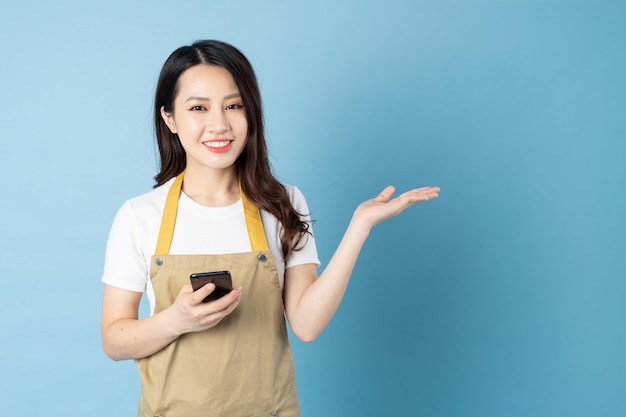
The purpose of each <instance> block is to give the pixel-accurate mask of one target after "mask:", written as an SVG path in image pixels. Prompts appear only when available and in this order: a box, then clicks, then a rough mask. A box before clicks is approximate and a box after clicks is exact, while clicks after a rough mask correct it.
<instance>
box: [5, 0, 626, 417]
mask: <svg viewBox="0 0 626 417" xmlns="http://www.w3.org/2000/svg"><path fill="white" fill-rule="evenodd" d="M127 3H130V2H126V1H120V0H114V1H107V2H79V1H57V2H43V1H29V2H19V1H13V0H9V1H7V0H4V1H3V2H2V3H1V5H0V35H1V36H0V52H1V65H0V82H1V85H2V90H1V93H0V96H1V97H2V100H0V120H1V122H2V133H1V135H2V151H1V152H0V167H1V169H2V173H3V177H4V184H3V188H4V189H3V197H2V200H1V203H0V209H1V213H0V214H1V216H0V236H1V237H2V239H1V240H2V243H1V245H2V248H1V249H2V262H0V279H1V280H2V290H1V291H0V325H1V330H0V332H1V334H2V339H1V340H2V342H1V348H0V349H1V356H0V393H1V394H0V395H1V397H2V409H3V412H4V413H5V414H7V415H16V416H17V415H21V416H30V415H38V414H41V413H45V414H46V415H58V416H88V415H93V416H108V415H119V416H127V415H134V413H135V409H136V402H137V398H138V395H139V379H138V376H137V373H136V370H135V367H134V364H133V363H132V362H131V361H126V362H113V361H110V360H109V359H108V358H106V357H105V356H104V354H103V353H102V351H101V347H100V334H99V319H100V317H99V314H100V299H101V292H102V284H101V283H100V282H99V279H100V275H101V273H102V264H103V257H104V248H105V243H106V238H107V234H108V230H109V227H110V224H111V221H112V219H113V216H114V214H115V211H116V210H117V208H118V207H119V206H120V205H121V204H122V203H123V201H124V200H126V199H127V198H129V197H132V196H135V195H138V194H141V193H143V192H145V191H147V190H149V189H150V188H151V186H152V180H151V178H152V176H153V175H154V174H155V173H156V168H157V163H156V149H155V145H154V140H153V135H152V125H151V101H152V95H153V90H154V86H155V84H156V79H157V75H158V72H159V70H160V67H161V65H162V63H163V61H164V60H165V59H166V57H167V56H168V55H169V54H170V53H171V52H172V51H173V50H174V49H175V48H177V47H178V46H181V45H183V44H188V43H190V42H192V41H194V40H196V39H200V38H217V39H222V40H226V41H228V42H231V43H233V44H235V45H236V46H238V47H239V48H240V49H241V50H242V51H243V52H244V53H245V54H246V55H247V56H248V58H249V59H250V60H251V62H252V63H253V65H254V66H255V68H256V70H257V73H258V77H259V81H260V84H261V88H262V93H263V97H264V102H265V110H266V120H267V131H268V137H269V145H270V151H271V159H272V164H273V166H274V169H275V171H276V174H277V175H278V176H279V178H280V179H281V180H282V181H283V182H287V183H291V184H296V185H298V186H299V187H300V188H301V189H302V190H303V192H304V193H305V195H306V196H307V199H308V202H309V205H310V208H311V210H312V215H313V217H314V218H315V219H316V220H317V222H316V224H315V231H316V236H317V242H318V247H319V252H320V258H321V260H322V262H323V263H326V262H327V261H328V260H329V259H330V257H331V255H332V253H333V251H334V248H335V247H336V245H337V243H338V241H339V240H340V238H341V235H342V233H343V231H344V230H345V227H346V225H347V223H348V221H349V218H350V216H351V213H352V211H353V209H354V208H355V207H356V205H357V204H358V203H359V202H360V201H362V200H365V199H367V198H370V197H372V196H375V195H376V194H378V192H379V191H380V190H381V189H382V188H383V187H384V186H385V185H387V184H394V185H396V186H397V187H398V188H399V189H400V190H404V189H407V188H411V187H414V186H421V185H439V186H440V187H441V188H442V192H441V196H440V198H439V199H438V200H436V201H433V202H429V203H427V204H420V205H418V206H416V207H414V208H412V209H411V210H409V211H407V212H405V213H402V215H401V216H399V217H397V218H394V219H392V220H390V221H388V222H386V223H384V224H382V225H380V226H379V227H378V228H377V229H375V230H374V231H373V232H372V234H371V235H370V239H369V240H368V242H367V243H366V246H365V247H364V249H363V252H362V255H361V258H360V260H359V263H358V265H357V267H356V269H355V272H354V275H353V280H352V282H351V284H350V288H349V290H348V293H347V295H346V297H345V299H344V302H343V304H342V305H341V307H340V309H339V311H338V312H337V314H336V316H335V318H334V320H333V321H332V322H331V324H330V325H329V327H328V328H327V329H326V330H325V332H324V333H323V334H322V336H321V337H320V338H319V339H318V340H317V341H315V342H314V343H313V344H308V345H307V344H303V343H300V342H298V341H295V340H294V342H293V349H294V354H295V358H296V367H297V373H298V384H299V391H300V399H301V403H302V412H303V415H304V416H305V417H306V416H320V415H324V416H373V415H415V416H418V415H419V416H435V417H444V416H481V417H485V416H565V415H567V416H624V415H626V326H625V324H626V323H625V315H626V302H625V299H626V256H625V255H626V254H625V252H626V220H625V213H626V198H625V197H624V194H625V191H626V140H625V139H626V117H625V111H626V81H625V76H624V74H626V48H625V45H626V29H625V24H624V22H625V21H626V19H625V18H626V7H624V5H623V4H624V3H623V2H604V1H591V0H589V1H584V2H570V1H521V0H520V1H515V0H508V1H507V0H501V1H498V0H482V1H478V0H477V1H471V0H470V1H435V0H430V1H415V0H413V1H409V0H407V1H356V0H355V1H317V2H310V3H308V2H288V1H272V2H253V1H238V2H232V3H228V4H226V3H224V4H222V3H219V4H218V3H217V2H209V1H177V2H163V1H137V2H132V4H127ZM144 309H145V307H144Z"/></svg>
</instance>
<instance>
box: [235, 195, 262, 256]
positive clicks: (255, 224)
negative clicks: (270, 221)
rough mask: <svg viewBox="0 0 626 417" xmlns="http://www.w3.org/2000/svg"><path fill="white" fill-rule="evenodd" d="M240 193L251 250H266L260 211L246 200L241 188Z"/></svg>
mask: <svg viewBox="0 0 626 417" xmlns="http://www.w3.org/2000/svg"><path fill="white" fill-rule="evenodd" d="M240 194H241V201H242V202H243V210H244V213H245V215H246V226H247V227H248V236H249V237H250V246H251V247H252V252H256V251H267V250H268V247H267V239H265V230H264V229H263V222H262V221H261V212H260V210H259V208H258V207H257V206H255V205H254V204H252V203H251V202H250V200H248V197H246V196H245V194H244V193H243V191H241V188H240Z"/></svg>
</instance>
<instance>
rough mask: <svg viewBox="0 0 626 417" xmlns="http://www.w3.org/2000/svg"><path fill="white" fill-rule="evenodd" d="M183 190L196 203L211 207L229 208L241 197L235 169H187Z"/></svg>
mask: <svg viewBox="0 0 626 417" xmlns="http://www.w3.org/2000/svg"><path fill="white" fill-rule="evenodd" d="M182 190H183V192H184V193H185V194H186V195H187V196H188V197H189V198H191V199H192V200H194V201H195V202H196V203H198V204H202V205H204V206H211V207H223V206H229V205H231V204H234V203H235V202H236V201H237V200H239V198H240V197H241V194H240V192H239V181H238V180H237V174H236V173H235V169H234V167H232V169H225V170H196V169H190V167H187V169H186V170H185V177H184V178H183V187H182Z"/></svg>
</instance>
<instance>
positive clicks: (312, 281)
mask: <svg viewBox="0 0 626 417" xmlns="http://www.w3.org/2000/svg"><path fill="white" fill-rule="evenodd" d="M394 191H395V189H394V187H391V186H389V187H387V188H385V189H384V190H383V192H382V193H380V194H379V195H378V197H376V198H373V199H371V200H368V201H365V202H364V203H362V204H361V205H359V207H358V208H357V209H356V211H355V212H354V215H353V216H352V220H351V221H350V224H349V225H348V228H347V230H346V232H345V234H344V236H343V238H342V239H341V242H340V243H339V246H338V247H337V250H336V251H335V254H334V255H333V257H332V258H331V260H330V262H329V263H328V265H327V266H326V268H325V269H324V272H323V273H322V274H321V275H320V277H319V278H317V272H316V269H315V265H313V264H305V265H299V266H295V267H292V268H288V269H287V270H286V271H285V288H284V294H283V298H284V302H285V312H286V315H287V318H288V320H289V323H290V325H291V328H292V330H293V332H294V334H295V335H296V336H297V337H298V338H300V339H301V340H302V341H304V342H311V341H313V340H315V338H317V336H319V334H320V333H321V332H322V330H324V328H325V327H326V325H327V324H328V322H329V321H330V319H331V318H332V316H333V314H335V311H336V310H337V308H338V307H339V303H340V302H341V299H342V298H343V295H344V293H345V291H346V288H347V286H348V281H349V280H350V275H351V273H352V270H353V269H354V265H355V264H356V260H357V258H358V256H359V252H360V251H361V248H362V247H363V244H364V243H365V240H366V239H367V236H368V235H369V232H370V230H371V229H372V227H374V226H375V225H376V224H378V223H380V222H382V221H384V220H386V219H389V218H391V217H393V216H396V215H398V214H400V213H401V212H402V211H403V210H404V209H406V208H407V207H410V206H412V205H413V204H415V203H417V202H420V201H428V200H431V199H433V198H437V197H438V195H439V188H438V187H422V188H417V189H414V190H411V191H407V192H406V193H404V194H402V195H400V196H398V197H396V198H394V199H392V200H389V198H390V197H391V195H392V194H393V192H394Z"/></svg>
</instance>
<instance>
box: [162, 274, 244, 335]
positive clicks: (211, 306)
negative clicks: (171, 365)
mask: <svg viewBox="0 0 626 417" xmlns="http://www.w3.org/2000/svg"><path fill="white" fill-rule="evenodd" d="M214 290H215V284H211V283H209V284H206V285H204V286H203V287H201V288H199V289H198V290H197V291H194V290H193V289H192V288H191V284H190V283H186V284H185V285H184V286H183V287H182V288H181V290H180V292H179V293H178V296H177V297H176V300H175V301H174V303H173V304H172V305H171V306H170V307H169V308H168V309H167V310H169V311H168V313H169V314H168V315H170V319H171V323H172V325H173V326H174V327H175V328H176V333H178V334H179V335H182V334H185V333H191V332H201V331H203V330H207V329H210V328H212V327H215V326H216V325H217V324H218V323H219V322H220V321H222V320H223V319H224V317H226V316H228V315H229V314H230V313H232V312H233V311H234V310H235V308H237V306H238V305H239V302H240V301H241V287H235V288H234V289H233V290H232V291H231V292H229V293H228V294H226V295H225V296H223V297H221V298H219V299H217V300H214V301H209V302H207V303H203V302H202V300H204V299H205V298H206V296H207V295H209V294H211V293H212V292H213V291H214Z"/></svg>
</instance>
